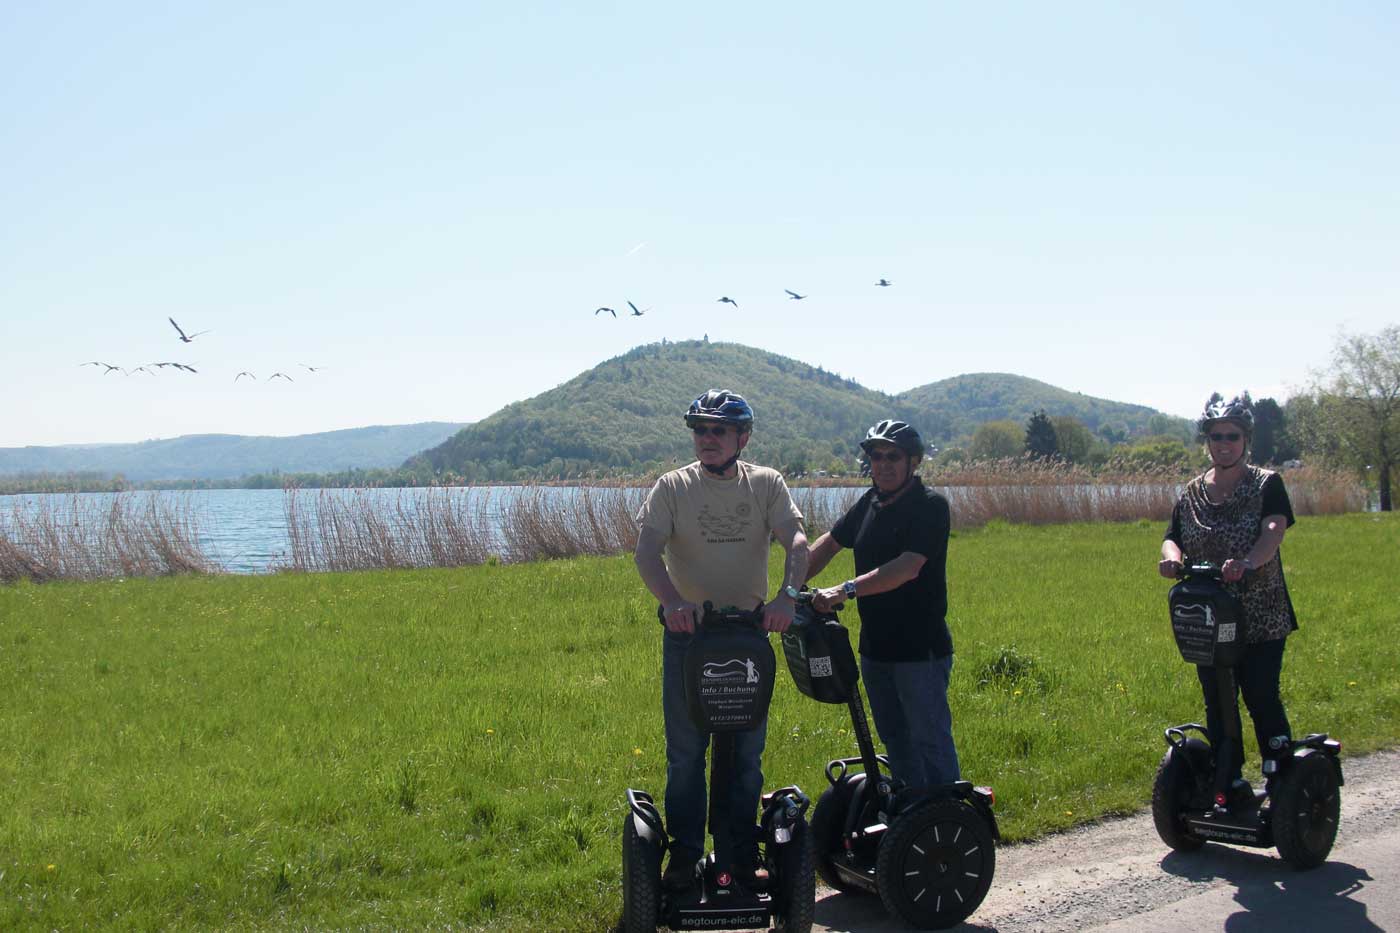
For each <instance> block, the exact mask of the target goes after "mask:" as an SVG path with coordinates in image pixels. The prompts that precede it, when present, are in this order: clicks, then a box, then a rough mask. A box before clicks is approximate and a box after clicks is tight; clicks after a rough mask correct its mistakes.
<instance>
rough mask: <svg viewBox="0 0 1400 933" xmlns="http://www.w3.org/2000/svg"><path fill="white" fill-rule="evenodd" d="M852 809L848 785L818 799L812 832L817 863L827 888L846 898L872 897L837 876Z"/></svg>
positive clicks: (863, 889) (826, 791)
mask: <svg viewBox="0 0 1400 933" xmlns="http://www.w3.org/2000/svg"><path fill="white" fill-rule="evenodd" d="M850 808H851V793H850V788H849V785H848V784H846V783H845V782H842V783H841V784H837V785H836V786H834V787H828V788H827V789H826V790H824V791H822V795H821V796H820V797H818V798H817V805H816V807H814V808H813V809H812V825H811V827H810V828H809V829H810V833H811V838H812V850H813V860H814V861H815V862H816V866H817V874H818V875H819V876H820V877H821V879H822V881H823V882H824V883H825V884H826V886H827V887H829V888H831V889H832V890H834V891H840V892H841V893H842V894H862V895H864V894H869V893H870V892H869V891H867V890H865V888H862V887H860V886H859V885H854V884H851V883H850V882H849V881H846V880H845V879H844V878H842V877H841V876H840V875H839V874H837V872H836V862H835V858H836V856H837V854H838V853H840V852H841V851H843V850H842V848H841V831H842V830H843V829H844V828H845V826H846V814H847V812H849V810H850Z"/></svg>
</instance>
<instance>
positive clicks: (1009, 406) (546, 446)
mask: <svg viewBox="0 0 1400 933" xmlns="http://www.w3.org/2000/svg"><path fill="white" fill-rule="evenodd" d="M710 388H728V389H733V390H734V391H737V392H739V393H741V394H742V395H743V396H744V397H745V398H747V399H748V400H749V402H750V404H752V405H753V407H754V412H755V426H754V434H753V440H752V441H751V442H750V444H749V446H748V447H747V448H746V449H745V454H744V456H745V458H746V459H749V460H753V461H755V462H758V463H765V464H770V465H773V466H778V467H781V468H782V469H784V470H785V471H789V472H796V471H803V470H807V471H811V470H837V469H852V468H854V466H855V460H856V455H857V453H858V449H857V446H856V445H857V442H858V441H859V439H860V438H861V437H862V436H863V435H864V433H865V429H866V428H868V427H869V426H870V425H871V424H873V423H874V422H876V421H878V420H879V419H881V418H890V417H897V418H903V419H906V420H909V421H911V422H912V423H913V424H914V425H915V426H917V427H918V428H919V430H920V432H921V433H922V434H923V435H924V437H925V438H926V439H927V440H928V441H929V442H930V443H933V444H943V443H946V442H947V441H949V440H951V439H955V438H958V437H962V436H966V435H968V434H970V433H971V431H972V429H973V428H974V427H976V425H977V424H978V423H980V422H981V421H985V420H992V419H996V418H1007V417H1010V418H1014V419H1016V420H1018V421H1024V420H1025V419H1026V418H1027V417H1028V415H1029V413H1030V412H1032V411H1035V410H1038V409H1040V408H1044V409H1046V410H1047V411H1048V412H1050V413H1051V414H1056V415H1058V414H1072V415H1075V416H1076V417H1079V418H1080V419H1081V420H1083V421H1084V422H1085V424H1087V425H1088V426H1089V427H1091V428H1098V427H1099V426H1100V425H1102V424H1104V423H1106V422H1119V423H1122V424H1123V425H1126V426H1127V427H1128V429H1129V431H1130V432H1131V433H1137V434H1141V433H1144V432H1145V431H1146V423H1147V419H1148V418H1149V417H1150V416H1151V415H1153V414H1155V412H1153V411H1152V409H1150V408H1145V407H1143V406H1141V405H1127V404H1123V403H1120V402H1111V401H1107V400H1104V399H1094V398H1090V397H1089V396H1086V395H1080V394H1077V393H1073V392H1066V391H1065V390H1063V389H1058V388H1056V387H1055V386H1051V385H1046V384H1045V383H1043V382H1036V381H1035V380H1034V379H1024V378H1022V377H1019V376H1007V375H999V374H982V375H970V376H959V377H957V378H956V379H948V380H944V381H943V382H936V383H932V384H930V385H927V386H922V387H920V388H918V389H911V390H910V391H908V392H905V393H903V394H901V395H899V396H890V395H886V394H884V393H883V392H876V391H874V390H871V389H867V388H865V387H864V386H861V385H860V384H858V383H856V382H854V381H852V380H850V379H843V378H841V377H840V376H837V375H835V374H834V373H829V372H826V371H824V370H822V369H821V368H819V367H813V366H809V365H808V364H806V363H801V362H798V361H797V360H793V359H789V358H788V357H784V356H778V355H777V354H774V353H768V352H766V351H763V350H756V349H754V348H752V347H746V346H742V345H740V344H730V343H709V342H708V341H687V342H683V343H668V342H663V343H659V344H649V345H647V346H643V347H638V348H636V349H634V350H632V351H630V352H628V353H626V354H623V355H622V356H619V357H615V358H613V359H611V360H608V361H606V362H604V363H602V364H600V365H598V366H596V367H594V368H593V369H590V370H588V371H587V372H584V373H582V374H580V375H578V376H577V377H575V378H573V379H571V380H569V381H568V382H566V383H564V384H563V385H561V386H559V387H557V388H554V389H551V390H549V391H548V392H544V393H542V394H540V395H537V396H535V397H534V398H530V399H526V400H524V401H520V402H516V403H514V404H511V405H508V406H506V407H505V408H503V409H501V410H500V411H498V412H496V413H495V414H493V415H491V416H490V417H488V418H485V419H483V420H482V421H479V422H477V423H475V424H473V425H470V426H469V427H467V428H464V429H463V430H461V431H459V432H457V434H455V435H454V436H453V437H451V438H450V439H449V440H447V441H446V442H444V443H442V444H440V445H439V446H437V447H434V448H432V449H431V450H427V451H424V452H423V453H421V454H419V455H418V456H416V457H414V458H412V459H410V460H409V461H408V463H407V464H405V466H406V467H408V468H410V469H413V468H421V467H422V466H424V465H427V466H429V467H430V468H431V469H432V470H433V471H434V472H435V473H437V474H439V475H444V474H448V473H450V474H453V475H454V476H456V477H459V478H462V479H465V480H468V481H481V480H509V479H524V478H560V479H570V478H578V477H586V476H597V475H638V474H643V473H647V472H654V471H658V470H662V469H669V468H670V467H671V465H673V464H680V463H687V462H689V461H690V460H691V459H693V448H692V446H691V443H690V440H689V437H688V435H687V434H686V432H685V431H684V430H683V428H682V427H681V424H680V417H681V415H682V413H684V411H685V409H686V406H688V405H689V404H690V401H691V399H693V398H695V396H696V395H698V394H700V393H701V392H703V391H704V390H706V389H710Z"/></svg>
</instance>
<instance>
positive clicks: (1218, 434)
mask: <svg viewBox="0 0 1400 933" xmlns="http://www.w3.org/2000/svg"><path fill="white" fill-rule="evenodd" d="M1243 436H1244V435H1242V434H1240V432H1239V431H1230V432H1229V433H1228V434H1227V433H1226V432H1224V431H1212V432H1210V434H1208V435H1207V437H1209V438H1210V439H1211V440H1213V441H1215V442H1216V443H1217V444H1218V443H1220V442H1221V441H1229V442H1230V443H1232V444H1233V443H1234V442H1235V441H1237V440H1239V439H1240V438H1241V437H1243Z"/></svg>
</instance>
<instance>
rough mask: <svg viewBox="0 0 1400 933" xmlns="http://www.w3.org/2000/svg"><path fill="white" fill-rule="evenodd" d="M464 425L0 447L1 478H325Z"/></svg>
mask: <svg viewBox="0 0 1400 933" xmlns="http://www.w3.org/2000/svg"><path fill="white" fill-rule="evenodd" d="M460 427H462V425H461V424H460V423H455V424H454V423H452V422H448V421H425V422H421V423H419V424H397V425H375V426H373V427H366V428H349V429H346V430H343V431H323V432H320V433H317V434H299V435H296V436H293V437H259V436H247V435H241V434H185V435H181V436H180V437H171V438H164V439H161V440H152V441H142V442H141V443H139V444H75V445H65V446H56V447H6V448H0V476H3V475H6V474H66V473H92V474H105V475H116V474H120V475H122V476H124V477H126V479H128V480H131V481H133V482H143V481H148V480H184V479H211V480H217V479H233V478H236V477H240V476H247V475H249V474H253V473H273V472H281V473H330V472H334V471H338V470H350V469H357V468H358V469H374V468H380V467H393V466H397V465H398V464H400V463H402V462H403V459H404V458H405V457H408V456H411V455H412V454H413V453H414V452H415V451H419V450H422V449H423V448H424V447H427V446H430V445H432V444H437V443H439V442H441V441H442V439H443V438H445V437H449V436H450V435H451V434H452V432H453V431H455V430H457V429H458V428H460Z"/></svg>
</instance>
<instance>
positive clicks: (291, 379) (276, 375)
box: [267, 373, 296, 382]
mask: <svg viewBox="0 0 1400 933" xmlns="http://www.w3.org/2000/svg"><path fill="white" fill-rule="evenodd" d="M278 376H281V377H282V378H283V379H285V380H287V381H288V382H295V381H296V380H295V379H293V378H292V377H291V376H288V375H287V374H286V373H273V374H272V375H271V376H268V377H267V381H268V382H271V381H272V380H274V379H276V378H277V377H278Z"/></svg>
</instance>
